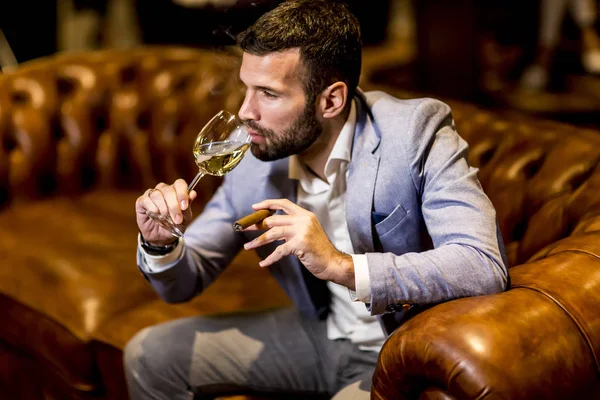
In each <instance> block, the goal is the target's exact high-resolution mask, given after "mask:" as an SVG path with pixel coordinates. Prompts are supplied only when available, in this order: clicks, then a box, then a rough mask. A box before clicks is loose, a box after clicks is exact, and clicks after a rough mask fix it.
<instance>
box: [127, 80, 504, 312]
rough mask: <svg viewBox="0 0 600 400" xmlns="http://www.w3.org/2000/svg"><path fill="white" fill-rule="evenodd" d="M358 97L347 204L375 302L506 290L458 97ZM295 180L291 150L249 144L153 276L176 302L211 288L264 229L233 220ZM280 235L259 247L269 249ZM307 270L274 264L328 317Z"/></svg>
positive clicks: (379, 307)
mask: <svg viewBox="0 0 600 400" xmlns="http://www.w3.org/2000/svg"><path fill="white" fill-rule="evenodd" d="M357 106H358V107H357V121H356V129H355V136H354V143H353V148H352V160H351V162H350V167H349V173H348V184H347V194H346V196H347V198H346V208H347V211H346V213H347V221H348V228H349V231H350V238H351V240H352V245H353V248H354V251H355V254H366V255H367V260H368V265H369V276H370V280H371V301H370V304H368V305H367V307H368V308H369V309H370V311H371V313H372V314H373V315H379V314H384V313H392V312H396V311H399V310H400V307H399V305H402V304H404V303H408V304H416V305H427V304H435V303H439V302H443V301H446V300H450V299H455V298H459V297H466V296H477V295H485V294H491V293H496V292H500V291H502V290H504V289H505V288H506V285H507V281H508V273H507V270H506V261H505V256H504V249H503V245H502V238H501V236H500V232H499V229H498V224H497V222H496V213H495V210H494V208H493V206H492V204H491V203H490V201H489V199H488V198H487V196H486V195H485V194H484V192H483V190H482V189H481V186H480V184H479V181H478V179H477V169H475V168H471V167H470V166H469V164H468V160H467V151H468V145H467V144H466V142H465V141H464V140H462V139H461V138H460V136H459V135H458V134H457V133H456V130H455V127H454V122H453V119H452V115H451V111H450V108H449V107H448V106H447V105H446V104H444V103H441V102H439V101H437V100H433V99H414V100H399V99H396V98H393V97H391V96H389V95H387V94H385V93H383V92H369V93H362V92H359V93H358V95H357ZM296 184H297V181H294V180H290V179H289V178H288V159H283V160H278V161H274V162H262V161H259V160H257V159H256V158H254V157H253V156H252V154H250V153H249V154H248V155H247V156H246V157H245V158H244V160H242V162H241V163H240V165H239V166H238V167H237V168H236V169H234V170H233V171H232V172H231V173H229V174H228V175H226V177H225V179H224V182H223V184H222V185H221V187H220V188H219V189H218V190H217V192H216V193H215V195H214V197H213V198H212V199H211V201H210V202H209V203H208V204H207V206H206V208H205V210H204V212H203V213H202V214H201V215H200V216H198V218H196V220H195V221H194V222H193V223H192V225H190V227H189V228H188V230H187V231H186V233H185V243H186V248H185V252H184V256H183V258H182V260H181V261H179V262H178V263H176V264H175V265H174V266H172V267H171V268H169V269H167V270H166V271H163V272H160V273H155V274H148V273H145V275H146V278H147V279H148V280H149V282H150V283H151V284H152V286H153V287H154V288H155V290H156V291H157V292H158V294H159V295H160V296H161V297H162V298H163V299H164V300H165V301H168V302H181V301H186V300H188V299H190V298H192V297H193V296H195V295H196V294H198V293H200V292H202V290H203V289H205V288H206V287H207V286H208V285H210V283H211V282H213V281H214V280H215V278H217V276H218V275H219V274H220V273H221V272H222V271H223V270H224V269H225V267H226V266H227V265H228V264H229V263H230V262H231V261H232V259H233V258H234V257H235V255H236V254H237V253H238V252H239V251H240V250H241V249H242V246H243V244H244V243H245V242H247V241H249V240H251V239H253V238H254V237H256V236H257V235H258V234H259V233H257V232H253V233H250V232H248V233H242V232H234V231H233V229H232V224H233V222H234V221H235V220H237V219H239V218H241V217H242V216H244V215H246V214H248V213H249V212H251V211H252V209H251V207H250V205H251V204H253V203H256V202H259V201H261V200H264V199H275V198H287V199H290V200H291V201H292V202H295V199H296ZM277 245H278V243H272V244H271V245H266V246H263V247H262V248H260V249H258V254H259V255H260V256H261V257H262V258H264V257H266V256H267V255H268V254H270V253H271V252H272V251H273V250H274V249H275V247H276V246H277ZM143 262H144V260H143V256H142V255H141V254H138V264H140V263H143ZM302 270H303V267H302V265H301V264H300V262H299V261H298V260H297V259H296V258H295V257H293V256H288V257H286V258H284V259H283V260H281V261H280V262H279V263H278V264H277V265H274V266H271V267H270V271H271V272H272V274H273V275H274V277H275V278H276V279H277V281H278V282H279V284H280V285H281V287H282V288H283V289H284V290H285V292H286V293H287V294H288V295H289V296H290V298H291V299H292V300H293V302H294V303H295V304H296V306H297V307H298V309H299V310H300V311H301V312H302V313H303V314H304V315H306V316H309V317H311V316H312V317H315V316H320V317H322V316H324V315H325V314H326V308H327V304H326V301H323V300H322V299H324V298H326V296H323V293H320V294H318V293H315V292H316V291H321V290H325V291H326V285H320V286H319V285H315V284H314V283H315V282H313V284H312V285H310V284H309V285H307V283H306V278H307V277H306V275H307V274H306V270H304V271H302ZM308 275H310V274H308ZM310 277H312V275H310ZM314 279H315V280H316V278H314ZM319 282H321V281H319ZM309 283H310V280H309ZM398 320H400V318H398Z"/></svg>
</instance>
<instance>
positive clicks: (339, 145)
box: [288, 101, 356, 193]
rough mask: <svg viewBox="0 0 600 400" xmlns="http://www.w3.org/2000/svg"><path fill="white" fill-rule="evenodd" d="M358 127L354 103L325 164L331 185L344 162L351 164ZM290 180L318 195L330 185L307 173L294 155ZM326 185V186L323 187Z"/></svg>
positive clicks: (290, 160)
mask: <svg viewBox="0 0 600 400" xmlns="http://www.w3.org/2000/svg"><path fill="white" fill-rule="evenodd" d="M355 127H356V104H355V102H354V101H352V103H351V105H350V112H349V113H348V118H347V119H346V123H345V124H344V126H343V127H342V130H341V132H340V134H339V136H338V138H337V140H336V141H335V144H334V145H333V149H331V153H330V154H329V157H328V158H327V162H326V163H325V176H326V177H327V180H328V181H329V183H331V182H332V178H334V175H336V174H337V172H338V170H339V167H340V165H341V163H342V162H344V161H345V162H348V163H349V162H350V158H351V154H352V142H353V141H354V129H355ZM288 176H289V178H290V179H296V180H298V181H300V185H301V186H302V189H304V191H306V192H307V193H317V192H320V191H322V190H323V189H326V188H327V186H328V184H327V183H326V182H323V181H322V180H320V179H319V178H318V177H316V176H315V175H314V174H312V173H310V172H309V171H307V169H306V166H305V165H304V164H303V163H302V162H301V161H300V158H299V157H298V156H297V155H296V154H294V155H292V156H290V158H289V174H288ZM323 185H325V186H323Z"/></svg>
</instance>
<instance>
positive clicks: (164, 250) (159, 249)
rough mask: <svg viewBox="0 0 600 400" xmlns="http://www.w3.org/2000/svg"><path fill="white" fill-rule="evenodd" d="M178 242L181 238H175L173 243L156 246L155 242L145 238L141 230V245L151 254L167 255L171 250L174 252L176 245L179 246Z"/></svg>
mask: <svg viewBox="0 0 600 400" xmlns="http://www.w3.org/2000/svg"><path fill="white" fill-rule="evenodd" d="M177 244H179V239H177V240H175V241H174V242H173V243H171V244H168V245H166V246H155V245H153V244H150V243H149V242H148V241H147V240H146V239H145V238H144V235H142V233H141V232H140V246H141V247H142V249H144V251H145V252H146V253H148V254H149V255H151V256H164V255H167V254H169V253H170V252H172V251H173V250H175V247H177Z"/></svg>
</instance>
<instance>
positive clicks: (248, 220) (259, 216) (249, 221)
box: [233, 210, 275, 232]
mask: <svg viewBox="0 0 600 400" xmlns="http://www.w3.org/2000/svg"><path fill="white" fill-rule="evenodd" d="M273 214H275V210H259V211H256V212H253V213H252V214H250V215H246V216H245V217H244V218H242V219H238V220H237V221H235V222H234V223H233V230H234V231H237V232H240V231H243V230H244V229H246V228H247V227H249V226H252V225H254V224H258V223H259V222H260V221H262V220H263V219H265V218H267V217H269V216H271V215H273Z"/></svg>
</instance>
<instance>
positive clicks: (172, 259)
mask: <svg viewBox="0 0 600 400" xmlns="http://www.w3.org/2000/svg"><path fill="white" fill-rule="evenodd" d="M184 248H185V243H184V242H183V238H179V239H177V245H175V248H174V249H173V251H172V252H170V253H169V254H165V255H164V256H153V255H150V254H148V253H146V251H144V248H143V247H142V246H141V238H140V235H139V234H138V249H139V251H140V253H141V254H142V256H143V258H144V261H145V262H143V263H141V265H140V267H141V268H142V269H143V270H144V272H147V273H150V274H156V273H159V272H163V271H166V270H168V269H169V268H171V267H172V266H174V265H175V264H177V263H178V262H179V260H181V259H182V258H183V249H184Z"/></svg>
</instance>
